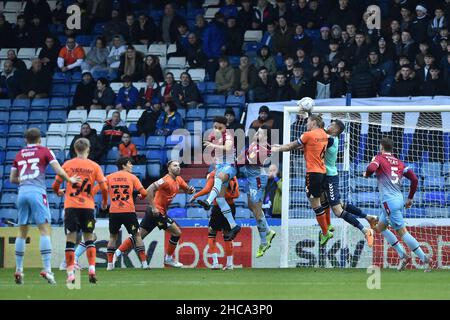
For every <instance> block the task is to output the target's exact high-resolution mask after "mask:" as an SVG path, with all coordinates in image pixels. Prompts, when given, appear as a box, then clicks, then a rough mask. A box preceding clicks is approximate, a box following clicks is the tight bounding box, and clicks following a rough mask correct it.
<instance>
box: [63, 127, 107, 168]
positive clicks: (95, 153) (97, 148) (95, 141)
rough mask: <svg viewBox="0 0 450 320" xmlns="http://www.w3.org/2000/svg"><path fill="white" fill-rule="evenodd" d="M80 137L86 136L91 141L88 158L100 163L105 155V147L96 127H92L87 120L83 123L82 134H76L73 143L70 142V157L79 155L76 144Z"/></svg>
mask: <svg viewBox="0 0 450 320" xmlns="http://www.w3.org/2000/svg"><path fill="white" fill-rule="evenodd" d="M80 138H86V139H88V140H89V142H90V143H91V148H90V149H89V156H88V158H89V159H90V160H92V161H95V162H97V163H100V162H101V161H102V158H103V156H104V148H103V145H102V141H101V140H100V138H99V137H98V136H97V131H96V130H95V129H91V126H90V125H89V123H87V122H85V123H83V124H82V125H81V129H80V134H79V135H76V136H75V137H74V138H73V140H72V143H71V144H70V149H69V153H70V158H75V157H76V156H77V154H76V153H75V148H74V144H75V142H76V141H77V140H78V139H80Z"/></svg>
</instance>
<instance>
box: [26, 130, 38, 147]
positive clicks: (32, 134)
mask: <svg viewBox="0 0 450 320" xmlns="http://www.w3.org/2000/svg"><path fill="white" fill-rule="evenodd" d="M24 137H25V141H26V143H27V144H40V143H41V130H39V129H38V128H30V129H28V130H27V131H25V135H24Z"/></svg>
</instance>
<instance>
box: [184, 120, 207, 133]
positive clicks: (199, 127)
mask: <svg viewBox="0 0 450 320" xmlns="http://www.w3.org/2000/svg"><path fill="white" fill-rule="evenodd" d="M185 128H186V130H188V131H189V132H190V133H194V132H196V131H201V132H204V131H205V129H206V123H205V122H203V121H186V125H185Z"/></svg>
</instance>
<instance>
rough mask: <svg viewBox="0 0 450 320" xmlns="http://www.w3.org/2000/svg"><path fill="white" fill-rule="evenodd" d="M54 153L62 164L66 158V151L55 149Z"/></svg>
mask: <svg viewBox="0 0 450 320" xmlns="http://www.w3.org/2000/svg"><path fill="white" fill-rule="evenodd" d="M53 154H54V155H55V157H56V160H58V162H59V163H61V164H62V163H64V161H65V160H66V153H65V152H64V151H62V150H53Z"/></svg>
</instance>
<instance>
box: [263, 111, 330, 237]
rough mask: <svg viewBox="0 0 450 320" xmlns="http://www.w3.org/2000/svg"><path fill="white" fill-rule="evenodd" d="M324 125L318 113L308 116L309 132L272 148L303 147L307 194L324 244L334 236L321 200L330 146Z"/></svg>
mask: <svg viewBox="0 0 450 320" xmlns="http://www.w3.org/2000/svg"><path fill="white" fill-rule="evenodd" d="M323 127H324V125H323V120H322V118H321V117H320V116H318V115H311V116H310V117H308V121H307V124H306V128H307V132H305V133H303V134H302V135H301V136H300V137H299V138H298V139H297V140H295V141H293V142H291V143H288V144H285V145H279V144H274V145H272V148H271V149H272V152H286V151H291V150H294V149H301V148H302V149H303V152H304V156H305V162H306V196H307V197H308V200H309V203H310V204H311V208H312V209H313V210H314V212H315V214H316V219H317V222H318V223H319V225H320V228H321V229H322V233H321V234H320V245H322V246H324V245H325V244H326V243H327V242H328V240H330V239H331V238H333V233H332V232H331V231H329V230H328V223H327V219H326V215H325V210H324V208H323V207H322V205H321V201H320V197H321V196H322V193H323V191H324V190H323V189H324V182H325V174H326V172H327V170H326V167H325V161H324V158H325V152H326V150H327V146H328V136H327V134H326V132H325V130H324V129H323Z"/></svg>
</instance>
